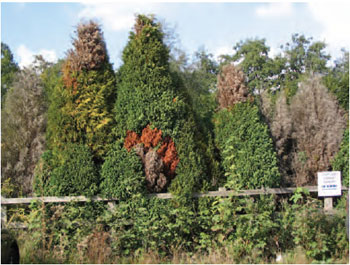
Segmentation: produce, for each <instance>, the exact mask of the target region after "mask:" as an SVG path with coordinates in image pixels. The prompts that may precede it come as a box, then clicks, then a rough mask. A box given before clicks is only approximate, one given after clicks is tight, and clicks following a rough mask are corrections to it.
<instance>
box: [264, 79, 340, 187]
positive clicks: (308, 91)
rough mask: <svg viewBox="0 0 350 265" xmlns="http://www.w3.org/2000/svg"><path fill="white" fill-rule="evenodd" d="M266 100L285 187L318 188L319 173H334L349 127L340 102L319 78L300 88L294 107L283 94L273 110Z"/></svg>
mask: <svg viewBox="0 0 350 265" xmlns="http://www.w3.org/2000/svg"><path fill="white" fill-rule="evenodd" d="M262 99H263V107H262V111H263V112H264V113H265V116H266V117H267V120H268V123H269V126H270V130H271V134H272V137H273V140H274V143H275V147H276V150H277V154H278V156H279V161H280V168H281V171H282V175H283V176H284V185H288V186H289V185H293V186H304V185H315V184H317V172H319V171H327V170H330V169H331V165H330V161H332V159H333V158H334V156H335V154H336V153H337V152H338V150H339V146H340V143H341V140H342V137H343V132H344V129H345V127H346V120H345V118H344V113H343V111H342V109H341V108H339V105H338V102H337V100H336V99H335V98H334V97H333V95H331V94H330V93H328V91H327V88H326V87H325V86H324V85H323V84H322V81H321V78H320V77H317V76H312V77H310V78H309V79H308V80H306V81H305V82H303V83H301V84H300V87H299V90H298V92H297V94H296V95H295V96H294V97H293V98H292V99H291V102H290V105H288V104H287V100H286V97H285V95H284V94H283V93H281V94H280V96H279V98H278V99H277V101H276V105H275V107H274V108H273V110H272V108H271V106H269V102H268V99H267V98H266V97H263V98H262Z"/></svg>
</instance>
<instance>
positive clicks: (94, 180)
mask: <svg viewBox="0 0 350 265" xmlns="http://www.w3.org/2000/svg"><path fill="white" fill-rule="evenodd" d="M57 158H58V156H57V155H56V154H55V153H54V152H52V151H50V150H48V151H46V152H45V154H44V155H43V156H42V159H41V161H40V163H39V164H38V169H37V172H36V178H35V191H36V193H37V194H41V195H43V194H44V195H46V196H74V195H76V196H80V195H87V196H92V195H94V194H96V193H97V191H98V184H99V175H98V171H97V167H96V165H95V163H94V161H93V156H92V154H91V151H90V149H89V148H88V147H87V146H86V145H81V144H68V145H66V148H65V149H64V150H62V151H60V155H59V160H57Z"/></svg>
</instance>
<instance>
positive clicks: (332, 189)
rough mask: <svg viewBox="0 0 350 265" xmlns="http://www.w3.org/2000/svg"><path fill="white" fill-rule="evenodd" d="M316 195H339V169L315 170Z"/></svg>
mask: <svg viewBox="0 0 350 265" xmlns="http://www.w3.org/2000/svg"><path fill="white" fill-rule="evenodd" d="M317 179H318V196H319V197H332V196H340V195H341V176H340V171H325V172H317Z"/></svg>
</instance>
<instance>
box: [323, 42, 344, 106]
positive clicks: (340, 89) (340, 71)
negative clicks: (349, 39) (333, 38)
mask: <svg viewBox="0 0 350 265" xmlns="http://www.w3.org/2000/svg"><path fill="white" fill-rule="evenodd" d="M342 52H343V55H342V57H341V58H340V59H338V60H337V61H336V62H335V66H334V67H333V68H332V69H331V71H330V73H329V74H327V75H326V76H325V77H324V81H325V84H326V86H327V88H328V89H329V90H330V91H331V92H332V93H333V94H334V95H335V96H336V97H337V99H338V101H339V104H340V106H341V107H342V108H343V109H344V110H347V111H348V110H349V51H346V50H344V49H343V50H342Z"/></svg>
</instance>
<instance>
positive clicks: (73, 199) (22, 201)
mask: <svg viewBox="0 0 350 265" xmlns="http://www.w3.org/2000/svg"><path fill="white" fill-rule="evenodd" d="M302 188H303V189H306V190H308V191H309V192H317V191H318V188H317V186H305V187H302ZM296 189H297V188H296V187H293V188H266V189H256V190H226V189H224V188H219V190H218V191H208V192H203V193H193V197H194V198H201V197H228V196H252V195H260V194H265V195H266V194H291V193H293V192H294V191H295V190H296ZM342 190H343V191H345V190H348V188H347V187H345V186H343V187H342ZM148 197H156V198H159V199H171V198H173V197H174V195H172V194H171V193H152V194H149V195H148ZM34 201H42V202H45V203H48V202H56V203H65V202H88V201H105V202H111V201H118V198H102V197H100V196H94V197H91V198H88V197H86V196H60V197H28V198H4V197H1V205H13V204H30V203H32V202H34Z"/></svg>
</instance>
